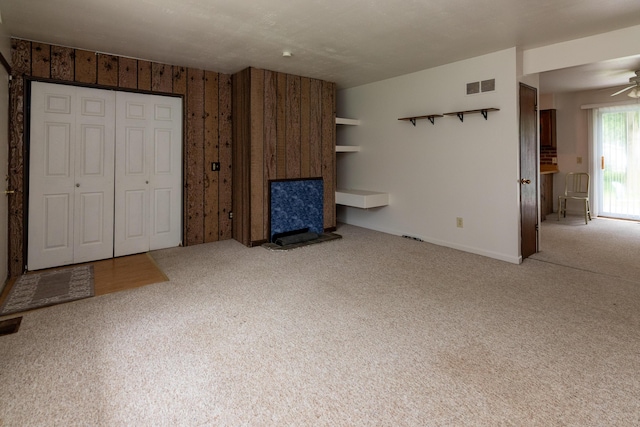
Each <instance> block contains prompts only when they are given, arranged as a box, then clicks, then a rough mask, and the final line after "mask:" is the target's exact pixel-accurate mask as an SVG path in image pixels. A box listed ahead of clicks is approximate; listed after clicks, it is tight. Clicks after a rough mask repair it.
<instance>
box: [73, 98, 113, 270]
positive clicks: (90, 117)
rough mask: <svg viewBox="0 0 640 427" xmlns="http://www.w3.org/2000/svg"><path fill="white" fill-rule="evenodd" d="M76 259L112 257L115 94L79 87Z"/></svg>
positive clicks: (75, 220)
mask: <svg viewBox="0 0 640 427" xmlns="http://www.w3.org/2000/svg"><path fill="white" fill-rule="evenodd" d="M76 90H77V92H76V102H77V104H76V105H77V112H78V113H77V115H78V118H77V122H78V123H77V126H76V131H77V137H76V149H75V154H76V161H75V165H76V168H75V201H76V209H75V211H74V214H75V216H74V218H75V219H74V253H75V255H74V262H76V263H78V262H87V261H94V260H99V259H105V258H111V257H112V256H113V208H114V206H113V197H114V150H115V130H114V125H115V110H114V109H115V94H114V93H113V92H111V91H103V90H97V89H88V88H76Z"/></svg>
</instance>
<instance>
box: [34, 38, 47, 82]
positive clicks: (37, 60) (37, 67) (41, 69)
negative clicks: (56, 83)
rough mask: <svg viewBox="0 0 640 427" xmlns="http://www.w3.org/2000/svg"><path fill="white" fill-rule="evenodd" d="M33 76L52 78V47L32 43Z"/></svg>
mask: <svg viewBox="0 0 640 427" xmlns="http://www.w3.org/2000/svg"><path fill="white" fill-rule="evenodd" d="M31 75H32V76H34V77H44V78H46V79H48V78H49V77H51V46H49V45H48V44H44V43H35V42H34V43H31Z"/></svg>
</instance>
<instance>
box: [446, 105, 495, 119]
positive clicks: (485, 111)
mask: <svg viewBox="0 0 640 427" xmlns="http://www.w3.org/2000/svg"><path fill="white" fill-rule="evenodd" d="M489 111H500V109H499V108H479V109H477V110H466V111H453V112H451V113H444V115H445V116H458V118H459V119H460V121H461V122H463V121H464V115H465V114H478V113H480V114H482V117H484V119H485V120H487V116H488V113H489Z"/></svg>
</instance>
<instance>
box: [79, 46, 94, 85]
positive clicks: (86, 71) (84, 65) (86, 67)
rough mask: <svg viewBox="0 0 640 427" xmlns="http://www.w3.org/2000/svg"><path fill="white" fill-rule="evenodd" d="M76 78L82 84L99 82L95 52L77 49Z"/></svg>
mask: <svg viewBox="0 0 640 427" xmlns="http://www.w3.org/2000/svg"><path fill="white" fill-rule="evenodd" d="M75 70H76V72H75V78H76V81H77V82H80V83H91V84H95V83H96V82H97V73H98V69H97V61H96V54H95V52H89V51H87V50H80V49H76V52H75Z"/></svg>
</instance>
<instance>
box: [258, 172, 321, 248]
mask: <svg viewBox="0 0 640 427" xmlns="http://www.w3.org/2000/svg"><path fill="white" fill-rule="evenodd" d="M323 204H324V183H323V181H322V178H302V179H285V180H271V181H269V206H270V209H269V214H270V221H269V224H270V230H269V241H270V242H273V241H274V240H275V238H274V236H275V237H276V238H277V237H278V236H280V235H283V234H287V233H304V232H311V233H317V234H318V235H321V234H322V233H323V232H324V216H323V215H324V207H323Z"/></svg>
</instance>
